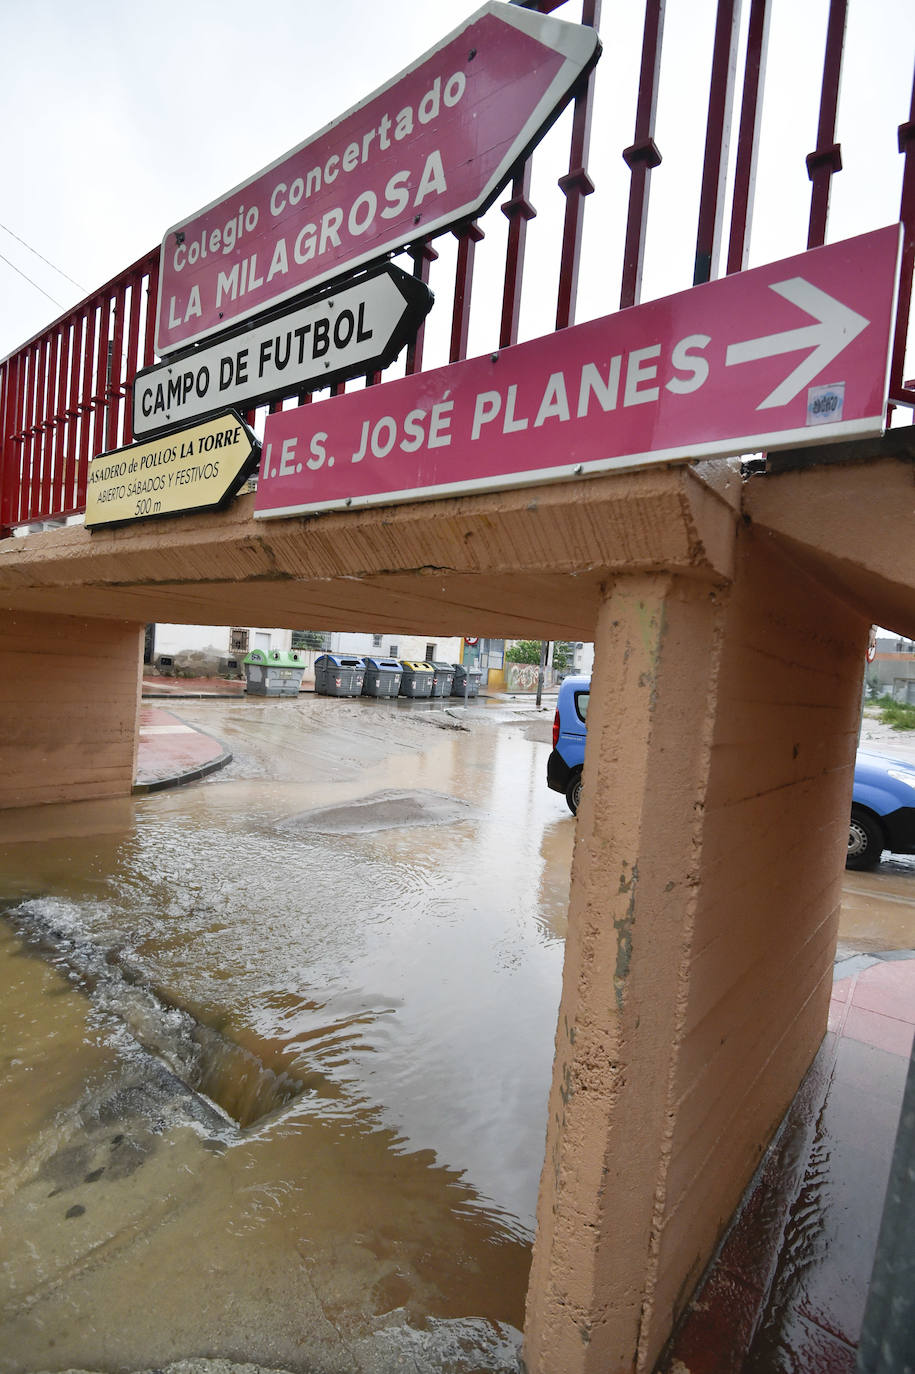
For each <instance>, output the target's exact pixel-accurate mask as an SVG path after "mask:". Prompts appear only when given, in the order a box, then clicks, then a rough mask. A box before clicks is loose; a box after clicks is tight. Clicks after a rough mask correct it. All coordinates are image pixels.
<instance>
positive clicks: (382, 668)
mask: <svg viewBox="0 0 915 1374" xmlns="http://www.w3.org/2000/svg"><path fill="white" fill-rule="evenodd" d="M363 661H364V663H365V681H364V682H363V684H362V695H363V696H364V697H396V696H397V694H398V692H399V691H400V680H401V678H402V677H403V666H402V664H401V662H400V660H399V659H396V658H371V657H367V658H365V659H364V660H363Z"/></svg>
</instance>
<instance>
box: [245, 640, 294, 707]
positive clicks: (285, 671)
mask: <svg viewBox="0 0 915 1374" xmlns="http://www.w3.org/2000/svg"><path fill="white" fill-rule="evenodd" d="M244 668H245V694H246V695H247V696H253V697H297V696H298V695H299V689H300V687H301V686H302V674H303V673H304V672H305V663H304V661H303V659H302V656H301V654H299V653H298V652H297V651H296V650H295V649H289V650H288V651H286V652H284V651H283V650H282V649H252V650H251V652H250V654H248V655H247V657H246V658H245V662H244Z"/></svg>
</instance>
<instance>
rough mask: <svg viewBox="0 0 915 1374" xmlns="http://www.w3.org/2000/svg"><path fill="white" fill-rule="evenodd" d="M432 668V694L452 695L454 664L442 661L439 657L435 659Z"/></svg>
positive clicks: (437, 695) (435, 695)
mask: <svg viewBox="0 0 915 1374" xmlns="http://www.w3.org/2000/svg"><path fill="white" fill-rule="evenodd" d="M432 669H433V672H432V695H433V696H434V697H450V696H451V684H452V682H453V681H454V664H453V663H441V662H439V660H438V659H433V661H432Z"/></svg>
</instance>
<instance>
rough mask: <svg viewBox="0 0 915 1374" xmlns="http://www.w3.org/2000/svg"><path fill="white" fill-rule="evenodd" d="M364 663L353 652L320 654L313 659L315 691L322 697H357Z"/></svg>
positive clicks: (360, 692) (362, 678) (363, 673)
mask: <svg viewBox="0 0 915 1374" xmlns="http://www.w3.org/2000/svg"><path fill="white" fill-rule="evenodd" d="M364 681H365V664H364V663H363V661H362V659H361V658H358V657H357V656H356V655H355V654H321V655H319V657H318V658H316V659H315V693H316V694H317V695H318V696H322V697H358V696H361V695H362V684H363V682H364Z"/></svg>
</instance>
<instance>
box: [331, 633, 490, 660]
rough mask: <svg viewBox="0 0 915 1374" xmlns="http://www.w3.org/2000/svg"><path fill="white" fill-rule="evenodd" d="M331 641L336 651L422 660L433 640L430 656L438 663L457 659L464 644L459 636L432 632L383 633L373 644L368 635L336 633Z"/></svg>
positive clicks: (372, 639) (459, 657)
mask: <svg viewBox="0 0 915 1374" xmlns="http://www.w3.org/2000/svg"><path fill="white" fill-rule="evenodd" d="M331 643H332V649H333V652H335V653H336V652H338V651H339V652H340V653H344V654H374V655H376V656H377V657H379V658H405V659H407V660H408V661H409V662H422V661H423V660H424V659H425V657H426V648H427V646H428V645H429V644H434V645H435V653H434V655H433V656H434V658H435V659H436V660H437V661H438V662H439V663H460V661H461V650H462V649H463V647H464V641H463V639H461V638H460V637H457V638H455V637H453V636H452V637H451V638H443V637H442V636H440V635H438V636H437V635H434V634H429V635H397V634H383V635H382V636H381V643H380V644H379V645H375V644H374V637H373V636H372V635H364V634H345V633H340V634H335V635H332V636H331ZM395 649H396V652H394V650H395Z"/></svg>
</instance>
